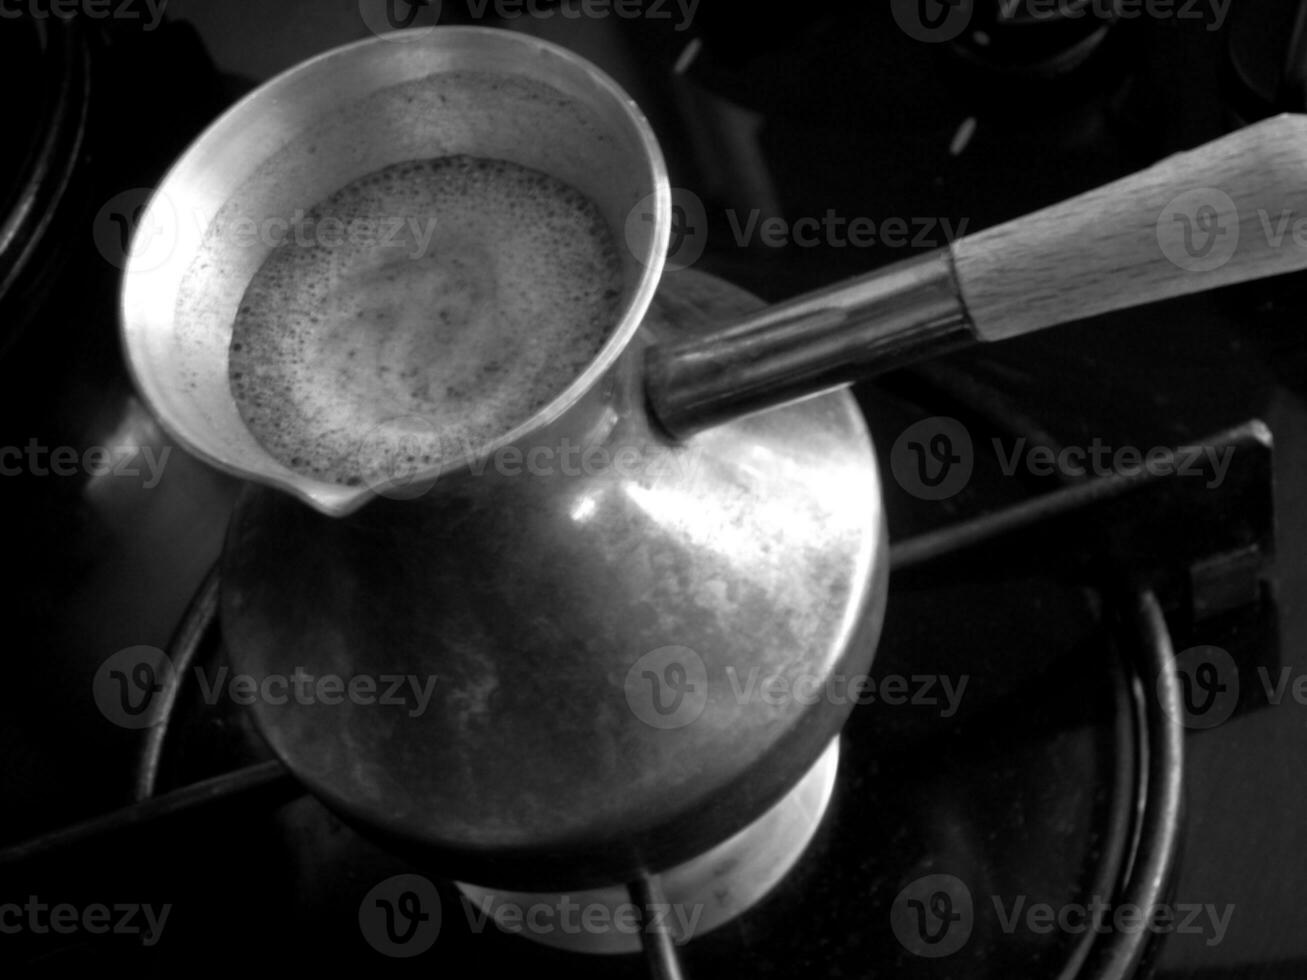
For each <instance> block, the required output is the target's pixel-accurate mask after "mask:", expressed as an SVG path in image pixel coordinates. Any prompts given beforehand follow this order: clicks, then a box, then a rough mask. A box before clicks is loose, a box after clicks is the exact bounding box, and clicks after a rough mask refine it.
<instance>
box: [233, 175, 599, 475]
mask: <svg viewBox="0 0 1307 980" xmlns="http://www.w3.org/2000/svg"><path fill="white" fill-rule="evenodd" d="M326 219H334V220H329V221H328V220H326ZM328 232H330V234H328ZM620 298H621V260H620V257H619V255H618V252H617V248H616V243H615V241H614V239H613V235H612V232H611V230H610V229H609V228H608V226H607V224H606V222H605V221H604V219H603V217H602V215H601V214H600V213H599V211H598V209H597V208H596V207H595V206H594V204H592V203H591V202H590V201H589V200H588V199H587V198H586V197H585V196H584V195H582V194H581V193H580V192H579V191H576V190H574V189H573V188H572V187H570V186H568V185H567V184H564V183H562V182H561V181H558V180H556V179H555V178H553V177H550V176H548V175H547V174H544V173H541V172H539V171H535V170H531V169H528V168H525V167H522V166H519V165H517V164H513V163H509V162H507V161H501V160H488V159H483V158H476V157H469V156H449V157H441V158H438V159H433V160H420V161H411V162H408V163H401V164H396V165H394V166H391V167H387V168H385V169H383V170H379V171H377V172H375V173H372V174H370V175H368V176H366V177H363V178H361V179H359V180H357V181H354V182H353V183H351V184H349V185H347V186H346V187H344V188H342V189H341V190H339V191H337V192H336V193H335V194H333V195H332V196H331V197H330V198H328V199H327V200H325V201H323V202H322V203H321V204H319V205H318V206H317V207H315V208H314V209H313V210H312V211H311V212H309V213H308V215H307V216H306V217H305V221H304V222H303V225H302V226H301V227H300V228H299V229H292V234H291V235H290V236H288V238H287V240H286V241H284V242H283V243H282V244H280V245H278V246H277V247H276V248H275V249H274V250H273V252H272V253H271V254H270V255H269V256H268V258H267V259H266V260H265V261H264V263H263V265H262V266H261V267H260V269H259V270H258V272H257V273H256V274H255V276H254V278H253V279H252V280H251V282H250V284H249V286H248V288H247V289H246V292H245V296H244V298H243V300H242V302H241V305H240V309H239V311H238V313H237V315H236V319H235V323H234V326H233V330H232V340H231V347H230V352H229V362H228V363H229V367H228V377H229V381H230V386H231V391H232V395H233V397H234V398H235V401H236V404H237V408H238V409H239V411H240V414H241V418H242V419H243V421H244V422H245V424H246V426H247V427H248V428H249V429H250V431H251V433H252V434H253V435H254V436H255V438H256V439H258V441H259V442H260V443H261V444H262V445H263V447H264V448H265V449H267V450H268V452H270V453H271V454H272V455H273V456H275V457H276V458H277V459H279V460H280V461H281V462H283V463H284V464H286V465H287V466H289V467H291V468H292V469H295V470H297V471H299V472H301V473H304V474H306V475H310V476H313V477H316V478H318V479H321V480H327V481H331V482H335V483H342V484H347V485H359V484H361V483H363V482H368V483H375V482H377V481H382V480H386V479H390V478H393V477H396V476H401V475H403V474H404V473H412V472H414V471H416V470H421V469H426V468H430V467H433V466H436V465H439V464H441V463H446V462H449V461H450V460H452V459H456V458H461V457H463V456H465V455H467V454H468V453H469V451H475V449H476V448H478V447H480V446H483V445H485V444H487V443H489V442H491V441H493V440H495V439H497V438H498V437H500V436H502V435H503V434H504V433H506V432H508V431H509V430H511V429H512V428H513V427H515V426H517V425H519V424H521V423H522V422H525V421H526V420H527V419H529V418H530V417H531V416H532V415H534V414H535V413H536V412H537V411H538V410H539V409H541V408H542V407H544V406H545V405H546V404H548V403H549V402H550V401H551V400H552V399H553V398H555V397H556V396H557V395H558V394H560V393H561V392H562V391H563V389H564V388H566V386H567V385H568V384H569V383H570V382H571V381H572V380H574V379H575V378H576V376H577V375H578V374H579V373H581V371H582V370H583V369H584V367H585V366H586V365H587V364H588V363H589V362H590V361H591V360H592V359H593V358H594V356H595V354H596V353H598V351H599V349H600V348H601V347H602V345H603V342H604V340H605V339H606V338H607V336H608V334H609V332H610V330H611V328H612V326H613V324H614V322H615V320H616V318H617V314H618V312H619V306H620Z"/></svg>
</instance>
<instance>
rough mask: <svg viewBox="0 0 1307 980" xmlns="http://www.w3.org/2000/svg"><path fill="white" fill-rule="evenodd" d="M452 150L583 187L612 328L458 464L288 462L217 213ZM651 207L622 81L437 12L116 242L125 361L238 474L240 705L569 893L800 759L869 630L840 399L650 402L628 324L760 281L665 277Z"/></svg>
mask: <svg viewBox="0 0 1307 980" xmlns="http://www.w3.org/2000/svg"><path fill="white" fill-rule="evenodd" d="M466 73H479V74H480V75H481V76H482V77H484V75H486V74H487V73H489V74H491V75H495V76H500V77H502V78H503V79H504V84H503V85H502V86H494V87H491V88H490V89H489V90H488V89H487V87H486V86H485V85H484V84H478V85H476V86H471V87H469V86H467V85H465V84H464V82H465V80H466ZM542 86H543V87H544V88H543V89H542ZM473 91H474V92H475V97H473V96H472V95H470V94H469V93H470V92H473ZM542 91H545V92H551V93H553V94H552V95H549V96H548V97H546V98H542V97H541V95H540V93H541V92H542ZM488 92H490V93H491V94H488ZM494 93H498V94H494ZM451 153H469V154H472V155H478V156H491V157H499V158H502V159H509V160H512V161H514V162H518V163H521V164H524V165H527V166H532V167H535V168H536V169H540V170H544V171H546V172H548V173H550V174H552V175H553V176H555V177H558V178H560V179H562V180H565V181H567V182H568V183H571V184H572V185H573V186H575V187H577V188H578V189H579V190H581V191H583V192H584V193H586V194H587V195H588V196H590V198H591V199H592V200H594V201H595V203H596V204H597V205H598V206H599V207H600V209H601V211H603V213H604V214H605V216H606V217H607V218H608V220H609V223H610V225H611V226H612V227H613V228H614V229H615V230H617V231H618V232H619V233H620V234H622V235H623V237H624V238H625V243H626V245H627V252H628V254H627V255H626V256H625V262H626V267H625V283H624V295H623V307H622V309H623V313H622V317H621V319H620V322H619V323H617V324H616V326H615V328H614V330H613V333H612V335H611V336H610V338H609V340H608V342H607V343H606V344H605V346H604V347H603V349H602V350H601V351H600V352H599V354H598V355H597V356H596V357H595V359H594V360H593V361H592V362H591V364H590V365H589V366H588V367H587V368H586V370H585V371H584V372H583V373H582V374H581V375H580V376H578V377H577V378H576V380H575V381H574V382H573V383H572V384H571V385H570V386H569V387H568V388H567V390H566V391H564V392H563V393H561V394H560V395H559V396H558V398H556V399H555V400H554V401H553V402H551V403H550V404H549V405H547V406H545V407H544V408H542V409H541V411H540V412H539V413H538V414H537V415H536V416H535V417H534V418H532V419H531V420H529V421H528V422H526V423H524V424H523V425H521V426H519V427H518V428H516V429H514V430H513V431H511V432H508V433H505V434H504V435H503V437H502V438H500V439H498V440H497V441H496V442H494V443H492V444H489V445H487V446H485V447H483V448H482V450H481V451H480V452H479V453H478V454H477V455H476V457H475V458H474V459H471V460H464V461H461V462H459V463H458V464H456V465H449V466H446V467H445V468H443V469H441V470H438V471H437V470H433V471H430V472H424V473H422V474H419V475H418V476H417V477H416V478H414V477H413V476H411V475H410V476H408V477H406V478H405V479H404V480H399V481H396V482H394V483H393V484H384V485H376V486H373V487H363V488H358V487H343V486H336V485H333V484H326V483H320V482H315V481H313V480H309V479H306V478H305V477H303V476H301V475H299V474H297V473H295V472H293V471H291V470H289V469H287V468H285V467H283V466H282V465H281V464H280V463H278V462H277V461H276V460H275V459H273V458H272V457H271V456H270V455H269V454H268V453H267V452H266V451H264V450H263V448H262V447H261V446H259V444H258V443H257V442H256V441H255V440H254V438H253V437H252V436H251V435H250V433H249V432H248V431H247V430H246V428H245V426H244V425H243V424H242V423H241V421H240V418H239V414H238V412H237V409H236V406H235V404H234V400H233V398H232V396H231V393H230V390H229V388H228V383H227V348H228V345H229V343H230V338H231V324H232V320H233V318H234V314H235V312H236V309H237V307H238V305H239V303H240V301H241V298H242V296H243V293H244V290H245V287H246V285H247V284H248V282H249V280H250V278H251V277H252V276H253V274H254V273H255V271H256V270H257V269H258V267H259V265H260V264H261V263H262V261H263V260H264V258H266V256H267V254H268V253H269V252H270V251H271V248H272V247H273V245H272V243H271V242H270V241H268V240H266V239H262V238H260V237H259V236H255V240H254V241H253V242H251V241H250V240H249V236H248V235H245V236H241V235H238V234H236V232H237V230H240V229H245V230H248V228H249V227H250V222H251V221H252V222H253V223H254V225H255V227H262V226H266V223H267V222H268V221H269V219H270V218H272V219H279V220H287V219H289V218H290V217H291V216H292V215H293V214H294V213H295V212H296V211H297V210H301V209H302V210H307V209H309V208H311V207H312V206H313V205H314V204H316V203H317V202H318V201H320V200H322V199H323V198H325V197H327V196H328V195H329V194H330V193H332V192H333V191H334V190H336V189H337V188H339V187H341V186H343V185H344V184H346V183H349V182H350V181H352V180H355V179H357V178H358V177H361V176H363V175H365V174H367V173H370V172H372V171H375V170H377V169H379V168H381V167H384V166H387V165H389V164H391V163H396V162H400V161H404V160H411V159H419V158H425V157H433V156H441V155H446V154H451ZM670 214H671V210H670V195H669V192H668V186H667V178H666V173H665V170H664V167H663V162H662V157H661V153H660V152H659V150H658V147H657V143H656V141H655V140H654V138H653V135H652V133H651V132H650V130H649V128H648V124H647V123H646V122H645V121H644V119H643V117H642V116H641V115H640V113H639V111H638V109H637V108H636V107H635V105H634V104H633V103H632V102H631V101H630V100H629V98H627V97H626V96H625V95H624V94H623V93H622V92H621V90H620V89H618V88H617V86H616V85H615V84H613V83H612V82H611V81H610V80H608V79H607V78H606V77H604V76H602V75H601V74H600V73H599V72H598V71H597V70H596V69H594V68H593V67H592V66H590V65H588V64H587V63H586V62H584V61H582V60H581V59H579V58H577V57H576V56H575V55H572V54H570V53H568V52H566V51H563V50H562V49H558V48H556V47H553V46H552V45H548V44H544V43H542V42H539V41H537V40H535V39H532V38H527V37H523V36H521V35H516V34H510V33H508V32H501V31H487V30H480V29H465V28H450V29H438V30H435V31H432V32H429V33H426V34H423V35H421V36H420V37H417V38H416V39H414V40H411V41H406V42H401V41H398V40H396V39H394V38H383V39H378V40H373V41H367V42H363V43H361V44H357V45H353V46H350V47H347V48H343V49H340V50H338V51H335V52H330V53H328V54H326V55H323V56H322V57H320V58H318V59H315V60H313V61H311V62H307V63H306V64H304V65H302V66H300V67H299V68H296V69H294V70H292V71H291V72H289V73H287V74H286V75H284V76H282V77H280V78H278V79H275V80H273V81H272V82H270V83H269V84H268V85H266V86H264V87H263V88H261V89H259V90H258V91H256V92H255V93H253V94H252V95H251V96H249V97H248V98H247V99H245V100H244V101H243V102H242V103H240V104H238V105H237V106H236V107H234V108H233V109H232V110H231V111H230V112H229V113H228V114H227V115H225V116H224V117H223V118H222V119H220V120H219V121H218V122H217V123H215V125H214V126H213V127H212V128H211V129H210V130H209V131H208V132H207V133H206V134H205V135H204V136H202V137H201V138H200V140H199V141H197V143H196V144H195V145H194V146H193V147H192V148H191V149H190V150H189V151H188V152H187V154H186V155H185V156H184V157H183V159H182V160H181V161H180V162H179V163H178V164H177V166H176V167H175V168H174V169H173V171H172V172H171V174H170V175H169V176H168V178H167V180H166V181H165V183H164V185H163V187H162V188H161V189H160V192H159V193H158V194H157V195H156V197H155V199H154V201H153V202H152V203H151V205H150V210H149V211H148V212H147V214H146V215H145V216H144V217H143V219H142V221H141V226H142V227H144V228H147V229H151V230H152V232H153V233H152V234H151V235H149V236H148V237H147V238H146V239H143V240H141V241H138V242H137V243H136V244H134V245H133V249H132V254H131V257H130V260H129V265H128V269H127V272H126V280H125V286H124V294H123V295H124V298H123V313H124V337H125V343H126V347H127V353H128V360H129V363H130V364H131V366H132V369H133V371H134V373H135V377H136V381H137V384H138V388H139V389H140V391H141V392H142V394H143V395H144V397H145V399H146V400H147V402H148V403H149V404H150V406H151V408H152V409H153V411H154V412H155V414H156V415H157V416H158V417H159V419H160V420H161V422H162V423H163V424H164V425H165V427H166V428H168V429H169V430H170V431H171V432H172V433H173V434H174V435H175V436H176V437H177V438H178V439H179V441H181V442H182V443H183V445H185V446H186V447H188V448H189V449H190V450H192V451H193V452H194V453H196V454H197V455H199V456H201V457H202V458H204V459H206V460H208V461H209V462H211V463H212V464H213V465H215V466H218V467H220V468H222V469H224V470H227V471H229V472H233V473H236V474H238V475H240V476H243V477H245V478H247V479H249V480H250V481H251V484H250V486H249V488H248V489H247V491H246V493H245V494H244V496H243V498H242V501H241V503H240V505H239V507H238V509H237V512H236V514H235V516H234V518H233V523H232V526H231V529H230V535H229V541H228V546H227V548H226V551H225V555H224V561H223V581H224V585H223V599H222V619H223V628H224V633H225V636H226V639H227V643H228V648H229V651H230V656H231V660H232V663H233V667H234V669H235V671H236V673H237V674H239V675H248V677H249V678H251V679H252V682H253V687H252V689H253V690H254V691H255V692H256V693H255V695H254V696H253V698H252V700H253V705H252V711H253V715H254V718H255V719H256V721H257V723H258V725H259V727H260V729H261V731H262V732H263V734H264V735H265V736H266V737H267V740H268V742H269V744H270V745H271V746H272V748H273V750H274V751H275V752H276V753H277V754H278V755H279V756H280V757H281V758H282V759H283V760H284V761H285V762H286V764H287V765H288V766H289V767H290V768H291V769H292V770H293V771H294V773H295V774H296V775H297V776H298V777H299V778H300V779H302V780H303V781H304V782H305V784H306V785H307V786H309V787H310V788H311V789H312V790H313V791H314V792H315V793H316V794H317V795H318V796H319V797H321V798H322V799H323V800H324V801H326V802H327V803H328V804H329V805H330V806H332V807H333V808H334V809H335V810H337V811H338V812H339V813H341V814H343V815H344V816H345V817H347V818H348V819H350V820H351V821H353V822H356V823H357V824H358V825H360V826H361V827H363V828H365V829H368V830H370V831H373V832H374V833H376V834H378V835H381V836H383V837H386V838H387V839H388V840H389V841H390V842H391V843H393V844H397V845H399V846H401V847H410V848H413V849H415V850H417V851H419V852H420V853H421V854H422V855H424V856H425V857H427V858H429V859H432V860H433V861H438V867H439V868H440V869H441V870H442V871H444V872H445V873H447V874H449V875H451V876H455V877H458V878H459V879H460V880H463V881H466V882H472V883H476V884H480V885H486V886H495V887H503V888H516V889H523V890H533V889H535V890H541V889H546V890H547V889H557V888H580V887H591V886H598V885H603V884H607V883H610V882H613V881H624V880H630V879H631V878H633V877H634V876H636V875H637V874H639V873H644V872H650V871H658V870H660V869H663V868H668V867H671V866H673V865H676V864H678V863H680V862H683V861H685V860H687V859H688V858H690V857H692V856H694V855H696V854H699V853H701V852H703V851H705V850H707V849H708V848H710V847H711V846H713V845H714V844H716V843H718V842H719V841H721V840H723V839H725V838H726V837H728V836H729V835H731V834H732V833H734V832H736V831H738V830H740V829H741V828H742V827H744V826H745V825H746V824H748V823H749V822H751V821H752V820H754V819H755V818H757V817H758V816H759V815H760V814H762V813H763V812H765V811H766V810H767V809H768V808H769V807H770V806H772V804H774V803H775V802H776V801H777V800H778V799H780V798H781V797H782V796H783V795H784V794H785V792H786V791H787V790H788V789H790V788H791V787H792V786H794V785H795V784H796V783H797V782H798V781H799V780H800V779H801V778H802V777H803V775H804V774H805V773H806V772H808V770H809V769H810V768H811V767H812V766H813V765H814V763H815V762H816V761H817V759H818V758H819V757H820V756H821V754H822V753H823V752H824V751H825V750H826V748H827V746H828V745H829V744H830V741H831V739H832V737H833V736H834V735H835V734H836V733H837V732H838V731H839V729H840V727H841V726H842V724H843V722H844V720H845V718H846V716H847V714H848V711H849V710H850V709H851V707H852V704H853V703H854V701H855V699H856V697H857V693H858V689H857V678H858V677H860V676H861V675H862V674H864V673H865V672H866V669H867V667H868V666H869V664H870V662H871V659H872V655H873V651H874V647H875V640H876V636H877V634H878V632H879V628H880V622H881V617H882V614H883V609H884V598H885V588H886V574H887V571H886V570H887V557H886V543H885V524H884V516H883V513H882V510H881V500H880V485H879V482H878V475H877V471H876V464H875V459H874V455H873V452H872V447H871V442H870V439H869V437H868V434H867V431H866V427H865V425H864V423H863V420H862V419H861V417H860V415H859V413H858V410H857V407H856V405H855V403H854V401H853V399H852V398H851V396H849V395H848V394H847V393H835V394H826V395H822V396H819V397H815V398H810V399H807V400H805V401H802V402H797V403H795V404H792V405H789V406H786V407H783V408H780V409H776V410H773V411H770V412H765V413H760V414H757V415H753V416H750V417H748V418H744V419H738V420H735V421H731V422H727V423H725V424H722V425H719V426H716V427H714V428H711V429H708V430H705V431H703V432H700V433H698V434H696V435H694V436H693V437H691V438H689V439H686V440H683V441H674V440H671V439H669V438H668V437H667V436H666V435H665V434H664V433H663V432H662V430H661V429H660V428H659V427H657V426H656V425H655V424H654V423H653V422H651V420H650V416H649V414H648V412H647V407H646V398H645V390H644V384H643V378H642V373H643V370H644V364H645V354H646V353H647V351H648V349H649V347H650V345H652V344H662V343H667V342H674V341H684V340H687V339H689V338H691V337H693V336H695V335H697V334H703V333H706V332H707V330H708V328H709V327H710V326H712V325H714V324H718V323H720V322H722V321H723V320H726V319H729V318H730V317H733V316H737V315H740V314H742V313H744V312H750V311H755V310H757V309H759V308H760V307H761V304H760V303H759V302H758V301H757V300H755V299H753V298H751V297H749V296H748V295H747V294H744V293H742V292H740V291H739V290H737V289H734V288H733V287H730V286H727V285H726V284H724V283H721V282H720V281H718V280H715V279H712V278H711V277H707V276H703V275H699V274H696V273H692V272H685V273H677V274H675V275H670V276H668V277H665V278H664V277H663V276H662V257H663V255H664V254H665V251H666V247H667V240H668V234H669V229H670ZM655 293H657V296H656V298H655ZM651 304H652V305H651ZM306 505H307V506H306ZM247 689H248V688H247Z"/></svg>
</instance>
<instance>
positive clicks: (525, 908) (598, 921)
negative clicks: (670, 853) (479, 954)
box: [458, 738, 840, 954]
mask: <svg viewBox="0 0 1307 980" xmlns="http://www.w3.org/2000/svg"><path fill="white" fill-rule="evenodd" d="M839 759H840V741H839V739H838V738H836V739H834V740H833V741H832V742H831V743H830V746H829V747H828V748H827V749H826V751H825V752H823V753H822V755H821V757H820V758H819V759H818V760H817V762H816V763H815V764H814V765H813V767H812V768H811V769H810V770H808V773H807V774H806V775H805V776H804V777H803V778H802V779H800V780H799V782H798V783H797V784H796V785H795V787H794V789H792V790H791V791H790V792H789V793H788V794H786V795H785V797H783V798H782V799H781V800H780V802H778V803H777V804H776V805H775V806H773V807H772V808H771V809H770V810H768V811H767V812H766V813H764V814H763V815H762V816H761V817H759V818H758V819H757V820H755V821H754V822H753V823H751V824H750V825H749V826H747V827H745V828H744V829H743V830H741V831H740V832H739V833H737V834H735V835H734V836H733V837H730V838H728V839H727V840H724V841H722V842H721V843H720V844H718V845H717V846H716V847H714V848H712V849H711V850H708V851H705V852H704V853H703V854H701V855H699V856H698V857H696V858H691V859H690V860H689V861H686V862H684V863H682V864H678V865H676V866H675V867H673V868H669V869H668V870H666V871H664V872H662V873H661V874H658V875H656V876H654V878H655V881H656V883H657V885H658V886H659V888H660V889H661V892H662V895H661V901H660V902H658V903H657V904H656V905H655V906H654V907H653V910H652V912H653V915H652V918H651V919H650V920H648V921H647V924H645V925H642V924H641V923H640V922H639V920H638V919H637V917H636V916H637V913H636V911H635V906H634V905H633V904H632V901H631V894H630V892H629V891H628V889H627V887H626V886H625V885H612V886H609V887H607V888H595V889H589V890H586V891H577V892H568V893H557V892H553V893H551V892H509V891H499V890H494V889H489V888H481V887H479V886H477V885H470V884H466V883H463V882H459V883H458V887H459V890H460V891H462V893H463V895H464V897H465V899H466V900H467V901H469V902H470V903H471V904H472V906H473V907H474V908H475V910H476V914H477V915H478V916H479V917H480V916H484V917H486V919H488V921H490V922H494V923H496V924H497V925H499V927H500V929H501V930H502V931H504V932H508V933H510V934H513V935H518V936H521V937H523V938H524V939H529V940H531V941H532V942H537V943H541V944H542V945H545V946H552V947H553V948H555V949H561V950H565V951H567V952H572V953H595V954H616V953H637V952H639V951H640V949H641V945H642V944H641V937H640V933H641V932H642V931H644V930H650V931H652V930H657V929H659V928H665V929H667V930H668V931H669V932H670V933H671V936H672V940H673V942H675V943H676V944H677V945H682V944H684V943H687V942H689V941H690V940H691V939H694V938H696V937H698V936H702V935H704V934H705V933H708V932H711V931H712V930H713V929H716V928H718V927H719V926H722V925H725V924H726V923H728V922H730V921H731V920H733V919H735V918H736V917H737V916H739V915H742V914H743V913H745V912H747V911H748V910H749V909H751V908H752V907H753V906H755V905H756V904H758V902H760V901H762V899H763V898H765V897H766V896H767V894H768V893H769V892H770V891H771V890H772V889H773V888H774V887H775V886H776V885H777V884H779V883H780V881H781V879H782V878H784V877H785V876H786V875H787V874H788V873H789V872H790V870H791V869H792V868H793V867H794V865H795V864H796V863H798V860H799V858H800V857H802V856H803V853H804V851H806V850H807V848H808V845H809V844H810V843H811V842H812V839H813V837H814V836H815V835H816V833H817V828H818V827H819V826H820V825H821V821H822V818H823V817H824V816H825V815H826V811H827V809H828V808H829V807H830V801H831V797H832V795H833V793H834V790H835V774H836V772H837V771H838V769H839ZM646 911H647V910H646Z"/></svg>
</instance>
